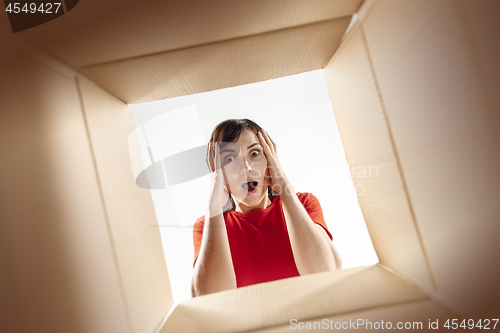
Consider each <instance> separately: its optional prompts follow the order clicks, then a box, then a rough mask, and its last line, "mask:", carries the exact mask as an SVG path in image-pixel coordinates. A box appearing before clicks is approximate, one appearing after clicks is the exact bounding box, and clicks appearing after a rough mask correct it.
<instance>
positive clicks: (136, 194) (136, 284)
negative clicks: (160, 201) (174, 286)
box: [78, 77, 173, 332]
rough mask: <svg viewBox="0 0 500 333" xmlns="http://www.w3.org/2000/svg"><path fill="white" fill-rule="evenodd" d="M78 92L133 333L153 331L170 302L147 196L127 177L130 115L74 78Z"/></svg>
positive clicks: (92, 85) (96, 89)
mask: <svg viewBox="0 0 500 333" xmlns="http://www.w3.org/2000/svg"><path fill="white" fill-rule="evenodd" d="M78 87H79V89H80V91H81V96H82V101H83V109H84V112H85V119H86V125H87V126H88V131H89V137H90V143H91V145H92V154H93V156H94V159H95V166H96V173H97V175H98V181H99V183H100V188H101V191H102V195H103V204H104V206H105V209H106V211H105V214H106V219H107V223H109V226H110V231H111V233H112V245H113V247H114V256H115V257H116V260H117V268H118V271H119V273H120V276H121V279H122V283H123V292H124V295H125V301H126V305H127V307H128V313H129V315H130V322H131V325H132V331H133V332H153V331H154V330H155V329H156V328H157V327H158V325H159V324H160V323H161V321H162V320H163V317H164V316H165V314H166V313H167V312H168V310H169V309H170V306H171V305H172V304H173V300H172V295H171V291H170V284H169V278H168V273H167V268H166V266H165V258H164V255H163V249H162V246H161V239H160V232H159V229H158V224H157V221H156V214H155V210H154V206H153V202H152V199H151V192H150V191H149V190H148V189H143V188H140V187H138V186H137V185H136V183H135V179H134V176H133V173H132V166H131V163H130V158H129V146H128V137H129V135H130V133H131V132H132V131H133V130H134V128H135V127H134V123H133V120H132V114H131V112H130V109H129V107H128V105H127V104H125V103H123V102H122V101H120V100H118V99H116V98H115V97H113V96H112V95H110V94H108V93H107V92H105V91H103V90H102V89H101V88H99V87H98V86H97V85H96V84H95V83H93V82H91V81H89V80H88V79H86V78H83V77H79V78H78ZM117 124H119V126H117Z"/></svg>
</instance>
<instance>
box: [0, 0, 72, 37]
mask: <svg viewBox="0 0 500 333" xmlns="http://www.w3.org/2000/svg"><path fill="white" fill-rule="evenodd" d="M78 1H79V0H59V1H40V0H31V1H9V0H4V1H3V2H4V5H5V12H6V13H7V16H8V17H9V22H10V27H11V28H12V32H13V33H16V32H19V31H23V30H26V29H30V28H33V27H36V26H38V25H41V24H44V23H47V22H49V21H52V20H54V19H56V18H58V17H60V16H63V15H64V14H66V13H67V12H69V11H70V10H72V9H73V8H75V6H76V5H77V4H78Z"/></svg>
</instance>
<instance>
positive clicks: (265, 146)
mask: <svg viewBox="0 0 500 333" xmlns="http://www.w3.org/2000/svg"><path fill="white" fill-rule="evenodd" d="M257 135H258V137H259V141H260V144H261V145H262V148H264V153H265V154H266V155H267V156H268V157H269V155H270V154H271V149H270V148H269V145H268V144H267V142H266V139H265V138H264V136H263V135H262V131H259V133H258V134H257Z"/></svg>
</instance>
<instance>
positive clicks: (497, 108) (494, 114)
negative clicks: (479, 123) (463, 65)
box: [458, 0, 500, 149]
mask: <svg viewBox="0 0 500 333" xmlns="http://www.w3.org/2000/svg"><path fill="white" fill-rule="evenodd" d="M458 11H459V13H460V14H461V19H462V24H463V27H464V29H463V30H464V34H465V38H466V40H467V45H468V48H469V51H470V52H471V55H472V60H473V62H474V67H475V69H476V71H477V73H478V84H479V85H480V86H481V90H482V94H483V99H484V108H485V110H486V112H487V116H488V120H489V122H490V125H491V126H492V129H493V134H494V135H496V141H497V144H498V147H499V149H500V94H499V93H498V92H499V91H500V66H498V65H497V63H498V59H500V38H498V32H499V31H500V20H498V15H499V14H500V2H498V1H495V0H484V1H481V4H480V5H478V4H477V2H476V1H473V0H461V1H460V2H459V3H458Z"/></svg>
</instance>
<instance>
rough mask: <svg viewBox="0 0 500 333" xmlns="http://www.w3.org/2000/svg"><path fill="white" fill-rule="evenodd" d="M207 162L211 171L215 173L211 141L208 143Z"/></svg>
mask: <svg viewBox="0 0 500 333" xmlns="http://www.w3.org/2000/svg"><path fill="white" fill-rule="evenodd" d="M206 161H207V165H208V166H209V167H210V170H212V171H215V165H214V160H213V154H212V142H211V141H210V142H209V143H208V149H207V158H206Z"/></svg>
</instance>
